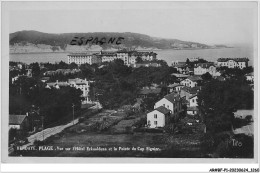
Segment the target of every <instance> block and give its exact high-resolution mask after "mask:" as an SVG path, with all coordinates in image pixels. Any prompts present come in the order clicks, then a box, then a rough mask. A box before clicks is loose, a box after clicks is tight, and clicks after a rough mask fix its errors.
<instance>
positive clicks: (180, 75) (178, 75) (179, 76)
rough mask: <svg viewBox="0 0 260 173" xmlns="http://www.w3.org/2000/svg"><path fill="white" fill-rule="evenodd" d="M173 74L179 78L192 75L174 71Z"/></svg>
mask: <svg viewBox="0 0 260 173" xmlns="http://www.w3.org/2000/svg"><path fill="white" fill-rule="evenodd" d="M171 75H172V76H176V77H177V78H185V77H189V76H190V75H185V74H179V73H172V74H171Z"/></svg>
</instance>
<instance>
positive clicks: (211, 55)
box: [9, 47, 257, 65]
mask: <svg viewBox="0 0 260 173" xmlns="http://www.w3.org/2000/svg"><path fill="white" fill-rule="evenodd" d="M153 52H156V53H157V58H158V59H162V60H165V61H166V62H167V63H168V64H169V65H170V64H171V63H172V62H173V61H179V62H185V61H186V59H187V58H193V57H199V58H203V59H205V60H208V61H211V62H215V61H217V59H218V58H240V57H241V58H242V57H248V58H249V65H253V61H254V58H257V57H254V49H253V48H251V47H232V48H219V49H196V50H194V49H193V50H172V49H171V50H155V51H153ZM67 55H68V53H63V52H62V53H21V54H9V60H10V61H15V62H23V63H27V64H30V63H33V62H38V63H41V62H43V63H45V62H50V63H56V62H60V61H64V62H67Z"/></svg>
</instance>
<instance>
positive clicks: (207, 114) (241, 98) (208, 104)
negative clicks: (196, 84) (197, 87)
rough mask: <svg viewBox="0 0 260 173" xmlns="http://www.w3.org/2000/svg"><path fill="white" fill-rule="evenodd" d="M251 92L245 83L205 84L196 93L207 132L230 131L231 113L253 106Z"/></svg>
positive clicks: (214, 81)
mask: <svg viewBox="0 0 260 173" xmlns="http://www.w3.org/2000/svg"><path fill="white" fill-rule="evenodd" d="M253 100H254V96H253V91H252V90H251V89H250V86H248V85H247V84H246V83H243V82H241V81H237V80H227V81H223V82H220V81H217V80H211V81H210V82H208V83H206V84H205V86H204V87H202V90H201V91H200V92H199V93H198V105H199V109H200V111H201V113H202V115H203V116H204V122H205V124H206V126H207V131H208V130H209V131H212V132H221V131H226V130H230V127H231V124H232V123H233V120H234V115H233V112H235V111H236V110H237V109H248V108H250V107H252V106H253Z"/></svg>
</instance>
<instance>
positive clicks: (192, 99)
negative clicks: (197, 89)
mask: <svg viewBox="0 0 260 173" xmlns="http://www.w3.org/2000/svg"><path fill="white" fill-rule="evenodd" d="M197 100H198V96H194V97H190V100H189V102H190V104H189V106H190V107H196V106H198V102H197Z"/></svg>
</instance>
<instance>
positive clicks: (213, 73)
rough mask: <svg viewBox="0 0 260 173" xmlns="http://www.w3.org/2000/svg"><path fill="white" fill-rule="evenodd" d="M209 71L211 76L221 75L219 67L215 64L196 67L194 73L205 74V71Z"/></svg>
mask: <svg viewBox="0 0 260 173" xmlns="http://www.w3.org/2000/svg"><path fill="white" fill-rule="evenodd" d="M207 72H208V73H209V74H210V75H211V76H220V75H221V74H220V73H219V72H217V68H216V67H215V66H213V65H212V66H209V67H208V68H206V67H205V68H203V67H201V66H198V67H195V68H194V75H203V74H205V73H207Z"/></svg>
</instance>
